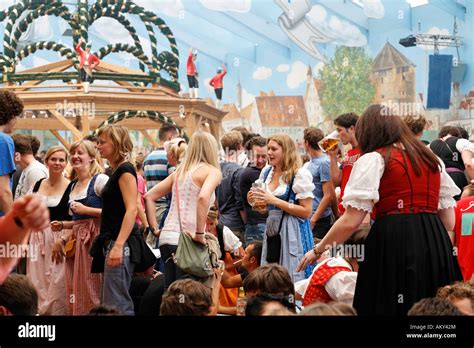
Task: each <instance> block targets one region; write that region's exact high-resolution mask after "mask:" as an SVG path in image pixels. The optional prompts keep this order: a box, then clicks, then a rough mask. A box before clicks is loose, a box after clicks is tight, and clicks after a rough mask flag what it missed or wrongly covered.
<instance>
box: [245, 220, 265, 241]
mask: <svg viewBox="0 0 474 348" xmlns="http://www.w3.org/2000/svg"><path fill="white" fill-rule="evenodd" d="M266 225H267V224H247V225H245V246H247V245H249V244H250V242H252V241H253V240H261V241H263V234H264V233H265V227H266Z"/></svg>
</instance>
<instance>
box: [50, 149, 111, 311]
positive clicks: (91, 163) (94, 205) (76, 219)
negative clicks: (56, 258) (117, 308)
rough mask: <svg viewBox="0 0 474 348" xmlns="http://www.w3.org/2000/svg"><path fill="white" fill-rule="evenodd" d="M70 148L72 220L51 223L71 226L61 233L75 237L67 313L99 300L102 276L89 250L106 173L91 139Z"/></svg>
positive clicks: (68, 269) (58, 226)
mask: <svg viewBox="0 0 474 348" xmlns="http://www.w3.org/2000/svg"><path fill="white" fill-rule="evenodd" d="M70 152H71V167H72V169H73V171H72V173H71V178H70V179H71V180H72V181H73V187H72V191H71V194H70V196H69V207H70V210H71V213H72V221H53V222H52V223H51V227H52V228H53V230H56V231H57V230H62V229H65V230H66V229H72V233H66V234H65V236H64V240H67V239H70V238H71V239H73V240H75V241H76V242H75V249H74V250H75V252H74V257H70V258H67V260H66V289H67V294H68V296H67V300H68V303H69V314H71V315H84V314H87V313H89V311H90V310H91V309H92V308H94V307H95V306H98V305H99V304H100V290H101V286H102V276H101V275H100V274H94V273H91V266H92V257H91V256H90V255H89V250H90V248H91V245H92V242H93V241H94V239H95V238H96V237H97V236H98V235H99V230H100V214H101V212H102V198H101V194H102V189H103V188H104V186H105V184H106V183H107V180H108V177H107V175H105V174H101V173H102V169H101V167H100V165H99V163H98V162H97V158H96V157H97V152H96V149H95V146H94V144H93V143H91V142H90V141H88V140H80V141H77V142H75V143H73V144H72V145H71V148H70ZM71 234H72V236H71Z"/></svg>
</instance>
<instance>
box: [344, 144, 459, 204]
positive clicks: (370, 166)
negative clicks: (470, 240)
mask: <svg viewBox="0 0 474 348" xmlns="http://www.w3.org/2000/svg"><path fill="white" fill-rule="evenodd" d="M441 162H442V161H441ZM441 167H442V168H441V178H440V179H441V184H440V188H439V202H438V209H447V208H452V207H455V206H456V201H455V200H454V199H453V197H454V196H456V195H458V194H459V193H460V192H461V190H459V188H458V187H457V186H456V184H455V183H454V181H453V180H452V179H451V177H450V176H449V175H448V173H446V170H445V168H444V165H442V166H441ZM384 170H385V161H384V159H383V157H382V155H381V154H380V153H378V152H370V153H366V154H365V155H362V156H361V157H360V158H359V159H358V160H357V162H356V163H355V164H354V167H353V168H352V172H351V176H350V177H349V181H348V182H347V186H346V188H345V190H344V197H342V205H343V206H344V208H346V209H347V207H348V206H351V207H352V208H356V209H359V210H364V211H366V212H369V213H371V212H372V208H373V207H374V205H375V204H376V203H377V202H378V201H379V198H380V197H379V185H380V179H381V178H382V175H383V173H384Z"/></svg>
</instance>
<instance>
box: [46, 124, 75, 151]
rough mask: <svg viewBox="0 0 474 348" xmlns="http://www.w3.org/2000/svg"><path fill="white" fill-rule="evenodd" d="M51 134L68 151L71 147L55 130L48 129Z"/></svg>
mask: <svg viewBox="0 0 474 348" xmlns="http://www.w3.org/2000/svg"><path fill="white" fill-rule="evenodd" d="M49 131H50V132H51V133H53V135H54V136H55V137H56V139H58V140H59V142H60V143H61V144H63V146H64V147H65V148H66V149H68V150H69V148H70V147H71V145H70V144H69V143H68V142H67V141H66V140H65V139H64V138H63V137H62V136H61V134H59V132H58V131H57V130H55V129H50V130H49Z"/></svg>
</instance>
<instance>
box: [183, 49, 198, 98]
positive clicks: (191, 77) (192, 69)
mask: <svg viewBox="0 0 474 348" xmlns="http://www.w3.org/2000/svg"><path fill="white" fill-rule="evenodd" d="M196 59H197V51H196V50H193V48H192V47H191V48H190V49H189V54H188V61H187V64H186V71H187V75H188V85H189V98H191V99H197V98H199V94H198V88H199V82H198V79H197V78H198V72H197V69H196Z"/></svg>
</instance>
